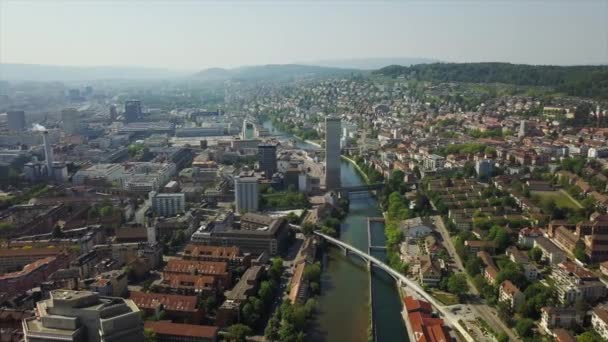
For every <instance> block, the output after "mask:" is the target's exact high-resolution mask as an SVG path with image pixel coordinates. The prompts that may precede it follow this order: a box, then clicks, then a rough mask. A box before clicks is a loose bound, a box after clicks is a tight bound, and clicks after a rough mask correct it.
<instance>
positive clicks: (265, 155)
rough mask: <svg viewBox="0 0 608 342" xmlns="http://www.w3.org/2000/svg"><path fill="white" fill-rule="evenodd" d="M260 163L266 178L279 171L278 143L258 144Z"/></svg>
mask: <svg viewBox="0 0 608 342" xmlns="http://www.w3.org/2000/svg"><path fill="white" fill-rule="evenodd" d="M258 163H259V164H260V170H262V171H264V173H265V174H266V178H271V177H272V175H274V174H275V173H276V172H277V145H275V144H260V145H258Z"/></svg>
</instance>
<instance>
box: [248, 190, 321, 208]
mask: <svg viewBox="0 0 608 342" xmlns="http://www.w3.org/2000/svg"><path fill="white" fill-rule="evenodd" d="M260 206H261V207H262V208H265V209H274V210H286V209H301V208H309V207H310V203H308V198H306V195H305V194H303V193H301V192H297V191H296V190H294V189H287V191H280V192H275V191H274V190H273V189H272V188H268V190H266V193H264V194H261V195H260Z"/></svg>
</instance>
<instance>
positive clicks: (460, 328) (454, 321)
mask: <svg viewBox="0 0 608 342" xmlns="http://www.w3.org/2000/svg"><path fill="white" fill-rule="evenodd" d="M314 234H315V235H318V236H320V237H322V238H324V239H325V240H327V241H329V242H330V243H332V244H335V245H337V246H339V247H342V248H345V249H347V250H348V251H350V252H353V253H355V254H357V255H358V256H360V257H361V258H363V259H364V260H366V261H368V262H371V263H373V264H375V265H376V266H377V267H379V268H380V269H382V270H384V271H385V272H387V273H388V274H390V275H391V276H392V277H393V278H395V279H396V280H397V281H398V282H399V283H400V284H401V283H403V284H405V285H406V286H407V287H409V288H411V289H412V290H413V291H414V292H416V293H417V294H419V295H420V296H422V297H423V298H424V299H426V300H427V301H428V302H429V303H431V304H432V305H433V307H435V308H437V310H439V312H441V314H442V315H443V316H444V319H445V320H446V321H448V322H449V323H450V324H451V325H452V326H454V327H455V328H456V329H457V330H458V332H460V334H461V335H462V336H463V337H464V338H465V340H467V341H469V342H474V341H475V340H474V339H473V337H471V335H470V334H469V332H468V331H467V330H466V328H465V327H464V326H462V324H460V321H459V320H458V318H457V317H455V316H454V315H453V314H451V313H450V311H449V310H448V309H447V308H446V307H445V306H444V305H442V304H440V303H439V302H438V301H436V300H435V298H433V296H431V295H430V294H429V293H427V292H426V291H425V290H424V289H423V288H422V287H420V285H418V284H417V283H415V282H414V281H412V280H411V279H409V278H407V277H406V276H405V275H403V274H401V273H399V272H397V271H395V270H394V269H393V268H392V267H390V266H388V265H387V264H385V263H384V262H382V261H380V260H379V259H377V258H376V257H374V256H371V255H369V254H368V253H365V252H363V251H361V250H360V249H358V248H356V247H353V246H351V245H350V244H348V243H345V242H343V241H340V240H338V239H336V238H333V237H331V236H329V235H325V234H323V233H321V232H314Z"/></svg>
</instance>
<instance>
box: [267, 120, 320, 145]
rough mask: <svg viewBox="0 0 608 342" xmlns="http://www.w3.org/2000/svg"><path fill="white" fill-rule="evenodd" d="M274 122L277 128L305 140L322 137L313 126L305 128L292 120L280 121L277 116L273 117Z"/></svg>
mask: <svg viewBox="0 0 608 342" xmlns="http://www.w3.org/2000/svg"><path fill="white" fill-rule="evenodd" d="M272 124H273V126H274V127H276V128H277V129H279V130H281V131H284V132H287V133H290V134H293V135H294V136H296V137H298V138H300V139H303V140H317V139H320V138H321V137H320V136H319V133H318V132H317V131H316V130H314V129H312V128H304V127H302V126H300V125H297V124H294V123H291V122H287V123H286V122H283V121H280V120H279V119H278V117H277V116H275V117H273V118H272Z"/></svg>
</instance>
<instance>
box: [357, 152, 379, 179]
mask: <svg viewBox="0 0 608 342" xmlns="http://www.w3.org/2000/svg"><path fill="white" fill-rule="evenodd" d="M353 160H354V161H355V164H357V166H358V167H359V168H360V169H361V171H363V173H364V174H365V176H366V177H367V181H368V183H378V182H382V181H383V180H384V177H383V176H382V174H381V173H380V172H378V170H376V169H375V168H373V167H371V166H368V165H367V164H366V163H365V160H364V159H363V157H362V156H356V157H355V158H354V159H353Z"/></svg>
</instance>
